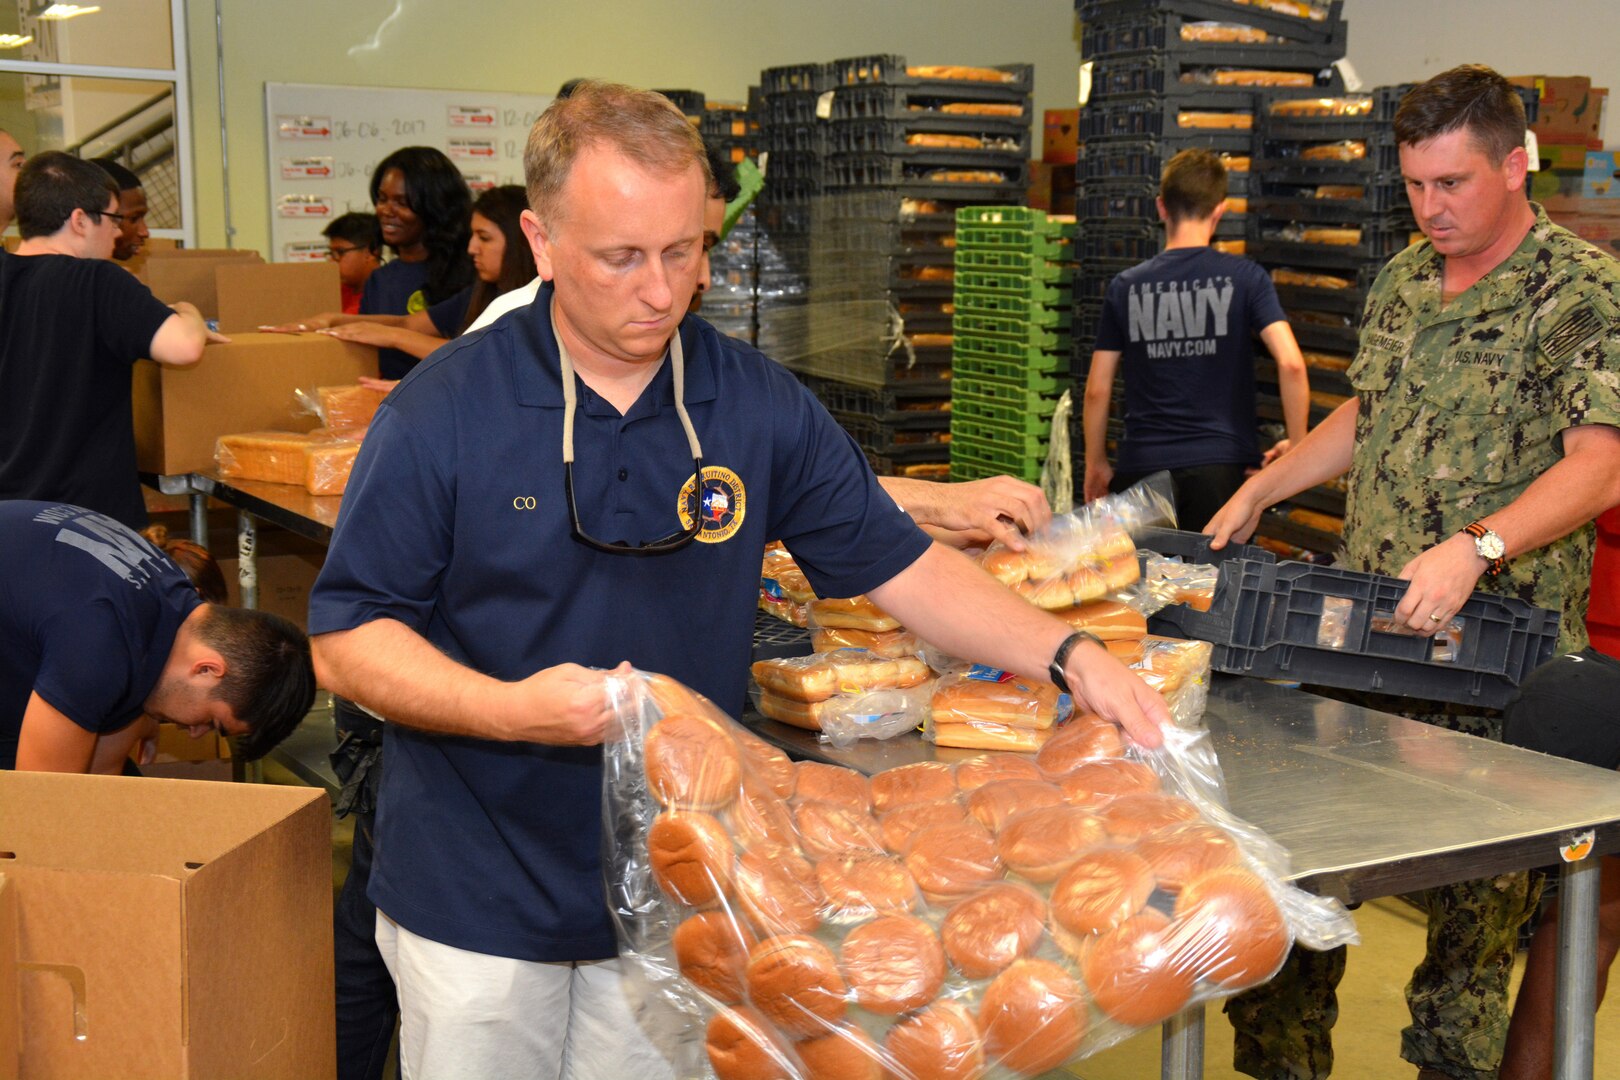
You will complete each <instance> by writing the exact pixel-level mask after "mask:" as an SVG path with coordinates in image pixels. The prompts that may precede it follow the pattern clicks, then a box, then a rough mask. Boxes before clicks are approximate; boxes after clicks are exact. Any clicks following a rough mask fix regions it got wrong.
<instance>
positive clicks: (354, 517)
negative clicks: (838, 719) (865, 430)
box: [310, 287, 928, 961]
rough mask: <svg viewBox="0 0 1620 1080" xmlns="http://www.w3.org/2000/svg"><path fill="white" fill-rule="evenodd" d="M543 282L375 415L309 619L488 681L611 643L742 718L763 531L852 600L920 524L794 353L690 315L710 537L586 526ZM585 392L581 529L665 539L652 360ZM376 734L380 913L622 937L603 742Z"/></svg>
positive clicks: (682, 462) (411, 380)
mask: <svg viewBox="0 0 1620 1080" xmlns="http://www.w3.org/2000/svg"><path fill="white" fill-rule="evenodd" d="M550 296H551V290H550V288H549V287H547V288H546V289H545V290H543V291H542V293H541V295H540V300H541V301H542V302H540V303H535V304H532V305H530V306H529V307H527V308H524V309H522V310H520V311H516V312H513V313H512V314H511V315H510V316H509V317H507V318H504V319H501V320H500V321H498V322H497V323H495V324H494V325H492V326H491V327H489V328H488V329H485V330H483V331H480V332H477V333H473V334H469V335H466V336H464V337H462V338H459V339H457V340H456V341H453V342H451V343H450V344H448V345H446V346H445V347H444V348H442V349H439V350H438V351H437V352H435V353H434V354H433V355H432V356H431V357H429V358H428V359H427V360H425V361H423V362H422V363H421V364H419V365H418V366H417V368H416V369H415V370H414V371H412V372H411V373H410V375H408V376H407V377H406V379H405V380H404V381H403V382H402V383H400V385H399V386H398V387H397V388H396V389H395V390H394V392H393V393H392V394H390V395H389V397H388V399H387V401H385V402H384V403H383V405H382V407H381V408H379V409H378V410H377V415H376V417H375V418H374V420H373V421H372V425H371V429H370V431H369V432H368V434H367V436H366V441H365V443H364V445H363V446H362V449H361V451H360V457H359V459H358V461H357V462H356V463H355V468H354V473H353V476H352V477H351V478H350V481H349V487H348V490H347V491H346V493H345V494H344V502H343V514H342V516H341V517H340V518H339V520H338V525H337V529H336V532H335V533H334V535H333V538H332V546H331V550H330V553H329V554H328V557H327V560H326V565H325V568H324V569H323V570H322V571H321V575H320V578H319V580H318V581H317V582H316V585H315V589H314V591H313V594H312V595H311V598H310V629H311V631H312V632H313V633H316V634H321V633H328V632H332V631H337V630H345V629H349V628H352V627H355V626H359V625H361V624H363V623H366V622H369V621H371V620H374V619H379V618H392V619H397V620H399V621H400V622H402V623H404V624H405V625H407V626H409V627H411V628H412V629H413V630H415V631H417V632H418V633H420V634H422V635H423V636H424V637H426V638H427V640H428V641H430V642H432V643H433V644H434V645H436V646H437V647H438V648H440V649H442V650H443V651H444V652H445V653H446V654H448V655H449V656H451V657H452V658H454V659H455V660H457V661H460V662H461V663H463V664H466V665H467V666H469V667H471V668H473V669H475V670H477V671H481V672H485V673H487V674H489V675H492V676H494V677H495V678H498V679H505V680H517V679H521V678H524V677H526V676H528V675H531V674H533V673H534V672H536V671H538V670H540V669H542V668H546V667H550V666H552V665H556V664H561V663H576V664H583V665H586V666H590V667H597V668H611V667H613V666H615V665H617V664H618V663H619V662H620V661H624V660H628V661H630V662H631V663H632V664H634V665H635V666H636V667H638V668H642V669H644V670H648V671H657V672H662V673H665V674H668V675H671V676H674V677H675V678H677V679H680V680H681V681H683V682H685V683H687V684H688V685H690V686H692V687H693V688H694V689H696V690H698V691H700V692H701V693H703V694H706V695H708V696H709V697H710V698H711V699H713V700H714V701H715V702H716V703H718V704H719V705H721V706H722V707H723V708H725V709H728V710H730V711H731V712H733V713H737V712H740V710H741V708H742V705H743V701H744V692H745V687H746V684H747V679H748V664H749V660H750V657H751V647H752V628H753V622H754V609H755V606H756V604H757V601H758V591H759V566H760V559H761V555H762V552H763V549H764V546H765V543H766V542H767V541H768V540H772V539H782V540H784V541H786V542H787V544H788V545H789V546H790V548H791V549H792V551H793V553H794V555H795V557H796V558H797V559H798V560H799V562H800V564H801V565H802V566H803V567H804V570H805V573H806V574H807V575H808V577H809V579H810V581H811V583H812V584H813V585H814V586H815V588H816V590H817V591H818V592H819V593H821V594H822V595H824V596H851V595H855V594H857V593H862V592H866V591H867V590H869V589H871V588H873V587H875V586H877V585H880V584H882V583H883V582H885V581H888V580H889V579H890V578H892V577H894V576H895V575H896V574H897V573H899V572H900V571H901V570H903V569H905V568H906V567H907V566H909V565H911V563H912V562H914V561H915V560H916V559H917V558H918V557H919V556H921V554H922V553H923V552H924V551H925V550H926V549H927V547H928V539H927V537H926V536H925V535H924V534H923V533H922V531H921V530H919V529H918V528H917V527H916V526H915V525H914V524H913V523H912V521H911V519H910V518H909V517H907V516H906V515H905V513H904V512H903V511H901V510H900V508H899V507H898V506H897V505H896V504H895V503H894V501H893V500H892V499H891V498H889V497H888V496H887V495H886V494H885V493H884V492H883V490H882V488H880V487H879V486H878V483H877V480H876V478H875V477H873V475H872V473H871V470H870V469H869V468H868V467H867V465H866V462H865V459H864V458H863V457H862V456H861V454H860V451H859V450H858V449H857V447H856V446H855V444H854V442H853V441H852V440H851V439H850V438H849V437H848V436H847V435H846V434H845V433H844V432H843V431H841V430H840V429H839V428H838V426H837V425H836V424H834V423H833V421H832V419H831V417H829V416H828V415H827V413H826V411H825V410H824V409H822V407H821V405H820V404H819V403H818V402H817V401H816V400H815V399H814V398H813V397H811V395H810V394H809V393H808V392H807V391H806V390H805V389H804V388H803V387H802V386H801V385H800V384H799V383H798V382H797V380H795V379H794V377H793V376H792V375H791V374H790V373H789V372H788V371H787V370H786V369H784V368H782V367H780V366H779V365H777V364H776V363H774V362H773V361H771V360H769V359H767V358H766V357H764V356H763V355H761V354H760V353H758V352H756V351H755V350H754V349H752V348H750V347H749V346H748V345H747V344H745V343H742V342H739V341H736V340H734V339H731V338H727V337H724V336H722V335H720V334H719V333H717V332H716V331H715V330H714V328H713V327H711V326H709V325H708V324H707V323H706V322H704V321H703V320H701V319H699V318H696V317H692V316H688V317H687V318H686V319H685V320H684V321H683V322H682V323H681V328H680V333H681V341H682V343H683V346H684V348H685V354H686V405H687V410H688V412H689V413H690V415H691V418H692V423H693V425H694V427H695V428H696V429H697V433H698V436H699V439H700V440H701V441H702V444H703V453H704V466H705V476H706V477H707V478H709V485H708V487H706V489H705V496H704V499H703V505H702V506H701V507H700V508H699V513H700V515H701V516H702V518H703V521H704V527H703V529H704V531H703V534H702V535H703V540H704V542H699V543H694V544H691V545H689V546H687V547H686V548H684V549H683V550H681V551H678V552H675V553H673V554H668V555H662V556H654V557H649V558H634V557H629V556H624V555H610V554H604V553H601V552H597V551H594V550H592V549H590V548H587V547H585V546H584V545H583V544H580V543H578V542H577V541H575V540H574V539H573V538H572V535H571V530H570V527H569V518H568V510H567V507H566V504H565V501H564V497H563V466H562V422H563V395H562V385H561V377H560V372H559V368H558V357H557V350H556V344H555V342H554V340H553V338H552V331H551V321H550V303H549V300H550ZM577 385H578V393H579V404H578V411H577V415H576V420H575V429H574V447H575V465H574V482H575V492H576V494H577V497H578V503H579V511H580V516H581V520H582V524H583V526H584V528H585V530H586V531H587V532H589V533H590V534H591V535H592V536H595V537H597V538H598V539H602V540H623V541H631V542H636V541H642V540H651V539H654V538H658V537H663V536H666V535H668V534H670V533H671V532H674V531H676V530H677V529H678V528H679V524H678V520H677V507H678V504H679V502H680V500H681V492H682V489H683V487H684V486H685V485H686V484H687V482H688V480H689V479H690V478H691V476H692V457H691V452H690V450H689V449H688V447H687V442H686V438H685V436H684V434H683V433H682V430H681V425H680V421H679V419H678V418H677V415H676V413H675V408H674V392H673V380H672V377H671V371H670V365H669V363H668V362H667V361H666V362H665V363H664V364H662V365H661V367H660V370H659V371H658V374H657V375H656V376H655V377H654V378H653V380H652V382H651V383H650V384H649V385H648V386H647V388H646V390H645V391H643V393H642V394H641V396H640V398H639V399H638V400H637V401H636V403H635V404H634V406H633V407H632V408H631V409H630V411H629V412H628V413H627V414H625V415H623V416H621V415H620V414H619V413H618V412H617V411H616V410H615V409H614V408H613V407H612V406H611V405H609V404H608V403H607V402H606V401H605V400H603V399H602V398H600V397H598V396H597V395H596V394H595V393H593V392H592V391H591V390H590V389H589V388H588V387H586V386H585V385H584V383H583V382H578V384H577ZM721 496H723V497H721ZM694 501H695V500H694ZM385 738H386V743H385V746H386V751H385V757H386V760H387V763H388V764H387V768H385V769H384V770H383V780H382V792H381V797H380V805H379V809H378V818H377V847H376V862H375V864H374V869H373V871H372V878H371V889H370V895H371V898H372V899H373V900H374V901H375V902H376V904H377V906H378V907H379V908H380V909H381V910H382V911H384V912H386V913H387V914H388V915H389V916H390V917H392V918H393V919H395V920H396V921H397V922H399V923H400V925H402V926H404V927H405V928H406V929H408V930H410V931H411V932H413V933H415V934H418V935H421V936H424V937H427V938H430V939H433V940H435V941H440V942H443V943H445V944H449V945H453V946H455V947H458V948H462V949H469V950H472V951H476V952H482V953H487V954H493V955H499V956H509V957H515V958H518V959H524V960H539V961H564V960H586V959H597V958H602V957H607V956H612V955H615V954H616V953H617V951H618V947H617V944H616V942H615V939H614V933H613V925H612V922H611V920H610V919H609V916H608V908H607V904H606V900H605V898H604V893H603V884H602V871H601V861H600V845H601V820H600V819H601V807H602V768H601V762H602V757H601V750H600V748H599V747H590V748H567V747H550V746H539V745H525V744H516V743H503V742H486V741H482V740H477V739H468V738H448V737H443V736H435V735H431V734H427V733H424V732H420V731H414V730H411V729H410V728H406V727H402V726H399V725H388V726H387V729H386V736H385Z"/></svg>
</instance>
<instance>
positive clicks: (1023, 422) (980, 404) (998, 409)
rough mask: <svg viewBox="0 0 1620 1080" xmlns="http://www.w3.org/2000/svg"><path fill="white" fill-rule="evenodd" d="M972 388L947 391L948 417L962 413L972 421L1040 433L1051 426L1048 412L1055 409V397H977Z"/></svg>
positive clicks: (1050, 414) (1034, 395) (1050, 413)
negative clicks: (949, 402)
mask: <svg viewBox="0 0 1620 1080" xmlns="http://www.w3.org/2000/svg"><path fill="white" fill-rule="evenodd" d="M973 389H977V387H974V388H968V387H962V388H961V389H958V390H953V391H952V392H951V416H952V418H953V419H954V418H955V417H958V416H966V417H968V418H969V419H972V420H980V421H985V422H988V423H992V424H998V425H1000V426H1002V427H1007V428H1017V429H1019V430H1020V431H1034V432H1044V431H1050V430H1051V429H1052V414H1053V413H1054V412H1055V411H1056V410H1057V399H1056V398H1049V397H1041V396H1040V395H1037V394H1031V395H1029V396H1027V397H1025V398H1024V399H1023V400H1022V401H1009V400H1007V398H1006V397H999V398H997V397H980V396H979V395H978V394H975V393H973V392H972V390H973Z"/></svg>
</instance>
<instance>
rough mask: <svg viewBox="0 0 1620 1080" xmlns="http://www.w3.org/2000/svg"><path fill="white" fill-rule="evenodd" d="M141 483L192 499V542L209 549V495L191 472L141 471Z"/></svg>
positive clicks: (162, 491)
mask: <svg viewBox="0 0 1620 1080" xmlns="http://www.w3.org/2000/svg"><path fill="white" fill-rule="evenodd" d="M138 475H139V476H140V480H141V483H143V484H145V485H146V486H147V487H149V488H151V489H152V490H154V491H158V492H161V493H163V494H164V495H185V496H188V497H189V499H190V501H191V509H190V519H191V542H192V543H194V544H196V545H197V546H198V547H200V548H202V549H203V550H204V551H206V550H208V496H207V495H205V494H203V493H202V492H201V491H199V490H198V489H197V485H196V484H194V483H193V482H192V480H193V477H192V475H191V474H190V473H182V474H166V475H161V476H160V475H158V474H157V473H146V472H143V473H139V474H138Z"/></svg>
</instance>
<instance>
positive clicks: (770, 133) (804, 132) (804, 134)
mask: <svg viewBox="0 0 1620 1080" xmlns="http://www.w3.org/2000/svg"><path fill="white" fill-rule="evenodd" d="M760 135H761V139H760V141H761V142H762V143H763V144H764V146H765V149H767V150H769V151H770V152H771V171H772V172H775V171H776V170H777V168H778V166H777V162H778V161H780V160H781V158H782V155H784V154H812V155H815V156H816V157H821V156H822V155H824V154H825V153H826V152H827V133H826V131H825V129H824V128H822V127H820V126H818V125H816V124H777V125H775V126H773V127H768V128H765V129H763V130H762V131H761V133H760Z"/></svg>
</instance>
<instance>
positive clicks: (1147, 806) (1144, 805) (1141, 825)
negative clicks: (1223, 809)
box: [1097, 794, 1200, 844]
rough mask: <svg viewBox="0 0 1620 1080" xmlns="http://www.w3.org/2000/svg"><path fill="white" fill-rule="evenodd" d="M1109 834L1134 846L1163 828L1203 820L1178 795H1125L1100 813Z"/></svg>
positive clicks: (1122, 842) (1196, 809)
mask: <svg viewBox="0 0 1620 1080" xmlns="http://www.w3.org/2000/svg"><path fill="white" fill-rule="evenodd" d="M1097 814H1098V816H1099V817H1101V818H1102V819H1103V824H1104V825H1105V826H1107V827H1108V835H1109V836H1111V837H1113V838H1114V839H1115V840H1117V841H1118V842H1119V843H1121V844H1133V843H1135V842H1136V841H1138V840H1140V839H1142V838H1143V837H1145V836H1150V835H1152V834H1153V833H1156V832H1158V831H1159V830H1161V829H1168V828H1170V827H1172V826H1175V825H1181V824H1184V823H1186V822H1189V821H1197V820H1198V819H1199V816H1200V815H1199V813H1198V808H1197V807H1196V806H1194V805H1193V804H1192V803H1190V802H1188V801H1187V800H1186V799H1181V798H1177V797H1176V796H1174V795H1150V794H1140V795H1121V796H1119V797H1117V798H1115V799H1113V800H1112V801H1111V802H1109V803H1108V804H1107V805H1106V806H1104V807H1102V808H1101V809H1100V810H1098V811H1097Z"/></svg>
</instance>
